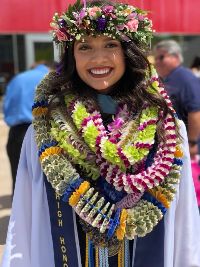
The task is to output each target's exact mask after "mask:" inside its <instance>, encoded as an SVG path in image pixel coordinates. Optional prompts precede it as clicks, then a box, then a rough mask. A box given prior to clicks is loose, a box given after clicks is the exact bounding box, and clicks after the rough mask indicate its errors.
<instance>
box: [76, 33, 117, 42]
mask: <svg viewBox="0 0 200 267" xmlns="http://www.w3.org/2000/svg"><path fill="white" fill-rule="evenodd" d="M112 40H115V41H117V42H119V41H118V40H117V39H114V38H112V37H108V36H105V35H98V36H88V35H86V36H82V37H81V39H80V40H78V41H75V44H78V43H92V42H95V43H96V42H108V41H112Z"/></svg>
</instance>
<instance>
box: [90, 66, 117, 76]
mask: <svg viewBox="0 0 200 267" xmlns="http://www.w3.org/2000/svg"><path fill="white" fill-rule="evenodd" d="M112 70H113V68H110V67H104V68H92V69H89V70H88V72H89V73H90V75H91V76H93V77H95V78H103V77H106V76H108V75H110V73H111V72H112Z"/></svg>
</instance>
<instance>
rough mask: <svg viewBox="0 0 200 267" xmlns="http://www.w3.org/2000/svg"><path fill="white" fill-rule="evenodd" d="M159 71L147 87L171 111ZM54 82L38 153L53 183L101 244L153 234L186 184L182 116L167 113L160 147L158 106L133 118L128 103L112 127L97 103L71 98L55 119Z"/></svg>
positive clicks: (44, 100) (38, 125)
mask: <svg viewBox="0 0 200 267" xmlns="http://www.w3.org/2000/svg"><path fill="white" fill-rule="evenodd" d="M152 73H153V76H152V77H151V78H150V80H151V87H149V88H147V90H149V91H150V90H152V88H153V91H152V93H155V91H157V92H158V93H159V94H161V95H162V96H163V97H164V98H165V99H166V101H167V103H168V105H169V107H171V102H170V100H169V98H168V96H167V94H166V92H165V91H164V90H163V88H162V87H161V86H160V84H159V82H158V78H157V76H156V73H155V71H153V70H152ZM53 79H56V74H54V73H50V74H49V75H47V76H46V78H45V79H44V80H43V81H42V82H41V84H40V85H39V86H38V88H37V91H36V97H35V103H34V105H33V115H34V121H33V125H34V129H35V132H36V142H37V145H38V149H39V152H38V154H39V157H40V161H41V166H42V169H43V171H44V173H45V174H46V176H47V179H48V181H49V182H50V183H51V185H52V187H53V188H54V189H55V191H56V192H57V193H58V194H60V195H63V200H64V201H66V202H68V203H69V204H70V205H71V206H72V207H73V208H74V210H75V212H76V213H77V214H78V215H79V217H80V218H81V220H82V221H83V225H84V230H85V231H86V232H87V233H88V234H89V236H90V237H91V238H92V240H93V241H94V243H95V244H96V245H98V246H107V247H111V246H113V243H115V245H116V243H117V242H119V241H120V240H123V239H124V237H126V238H128V239H133V238H134V237H135V236H145V235H146V234H147V233H149V232H151V231H152V230H153V228H154V226H155V225H156V224H157V223H158V222H159V221H160V220H161V218H162V217H163V215H164V214H165V212H166V210H167V208H169V206H170V202H171V201H172V200H173V198H174V195H175V192H176V190H175V186H174V185H176V184H177V183H178V182H179V178H180V169H181V166H182V160H181V158H182V156H183V154H182V150H181V144H180V143H181V142H180V140H179V138H178V137H177V135H176V125H175V118H174V117H173V116H172V115H170V114H168V115H167V117H166V119H165V120H164V123H163V124H164V125H163V129H164V132H165V139H166V142H162V141H161V142H159V143H157V144H156V143H155V140H156V138H155V137H156V130H157V122H158V120H159V116H160V112H159V110H158V108H156V107H152V106H147V105H144V107H143V110H142V112H141V114H139V115H138V116H136V117H135V118H132V119H130V118H131V117H132V116H131V114H130V112H129V111H128V109H127V106H126V105H121V106H120V108H118V111H117V113H116V115H115V116H114V118H113V121H112V122H111V123H109V124H108V125H107V129H106V127H105V126H104V123H103V120H102V117H101V113H100V112H99V110H98V109H96V103H93V101H92V100H84V99H80V98H78V97H77V95H74V94H71V93H70V94H67V95H66V97H65V105H66V106H59V107H57V108H54V109H53V110H52V112H51V119H50V120H49V119H47V116H46V114H47V111H48V102H49V97H50V96H51V94H52V92H51V91H50V89H49V88H50V86H49V85H50V84H51V81H52V80H53ZM155 145H156V147H157V148H156V151H154V153H153V157H152V159H151V163H148V162H150V158H151V154H152V150H154V148H155ZM77 170H79V171H77ZM99 177H101V181H103V185H102V186H100V187H99V186H98V183H99V181H100V178H99ZM108 195H109V197H108Z"/></svg>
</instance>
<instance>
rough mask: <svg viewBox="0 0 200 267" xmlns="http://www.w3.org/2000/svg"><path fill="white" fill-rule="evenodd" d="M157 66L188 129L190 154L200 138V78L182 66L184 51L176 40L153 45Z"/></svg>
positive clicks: (194, 151)
mask: <svg viewBox="0 0 200 267" xmlns="http://www.w3.org/2000/svg"><path fill="white" fill-rule="evenodd" d="M154 55H155V65H156V69H157V71H158V74H159V75H160V77H161V78H162V80H163V82H164V85H165V89H166V90H167V92H168V94H169V95H170V98H171V100H172V103H173V105H174V108H175V110H176V112H177V115H178V117H179V118H180V119H182V120H183V121H184V123H185V124H186V127H187V131H188V139H189V145H190V154H191V157H193V156H194V155H196V154H197V153H198V140H199V138H200V80H199V79H198V78H196V77H195V75H194V74H193V73H192V72H191V71H190V70H189V69H187V68H185V67H183V66H182V62H183V56H182V51H181V48H180V46H179V44H178V43H177V42H175V41H174V40H164V41H161V42H159V43H158V44H157V45H156V46H155V47H154Z"/></svg>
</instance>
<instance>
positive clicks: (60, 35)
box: [55, 29, 68, 42]
mask: <svg viewBox="0 0 200 267" xmlns="http://www.w3.org/2000/svg"><path fill="white" fill-rule="evenodd" d="M55 33H56V36H57V38H58V41H60V42H62V41H67V40H68V36H67V35H66V33H64V32H63V31H61V30H60V29H57V30H56V32H55Z"/></svg>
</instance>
